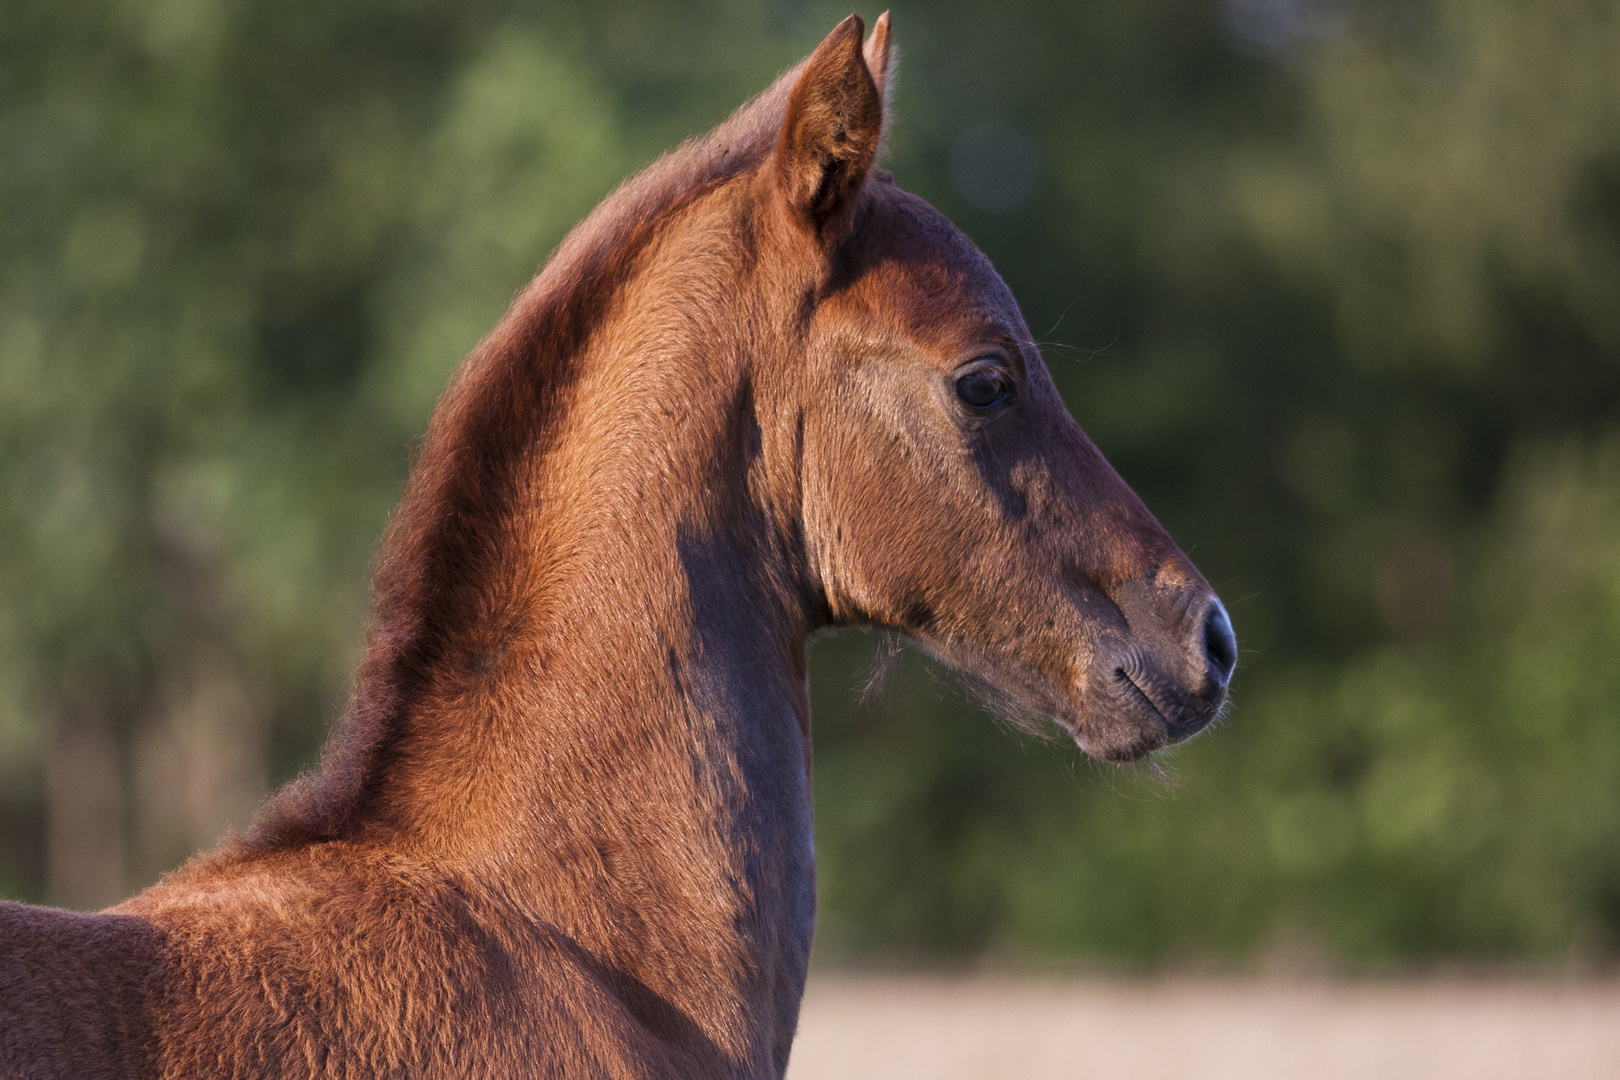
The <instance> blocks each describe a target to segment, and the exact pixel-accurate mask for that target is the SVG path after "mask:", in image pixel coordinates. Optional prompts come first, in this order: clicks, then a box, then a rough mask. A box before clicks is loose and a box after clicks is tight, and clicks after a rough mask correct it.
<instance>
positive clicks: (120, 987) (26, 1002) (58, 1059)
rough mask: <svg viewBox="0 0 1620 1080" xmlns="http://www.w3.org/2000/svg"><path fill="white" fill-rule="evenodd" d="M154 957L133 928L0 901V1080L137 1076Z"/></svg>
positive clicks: (123, 918)
mask: <svg viewBox="0 0 1620 1080" xmlns="http://www.w3.org/2000/svg"><path fill="white" fill-rule="evenodd" d="M159 948H160V942H159V934H158V932H157V931H156V930H154V929H153V928H152V927H151V926H150V925H149V924H148V923H146V922H145V921H144V920H142V919H139V918H134V917H131V916H127V915H115V914H107V913H103V914H94V915H87V914H80V913H78V912H72V911H59V910H56V909H53V908H41V907H32V906H30V905H26V904H18V903H12V902H10V901H0V1077H4V1078H5V1080H35V1078H40V1080H44V1078H47V1077H50V1078H55V1077H83V1078H85V1080H101V1078H104V1077H106V1078H113V1077H117V1078H120V1080H122V1078H124V1077H130V1078H134V1077H138V1076H144V1075H147V1074H148V1073H149V1072H150V1066H151V1062H150V1059H149V1048H150V1046H151V1038H150V1036H151V1005H150V1003H151V990H152V980H153V977H154V973H155V971H156V969H157V967H158V956H159Z"/></svg>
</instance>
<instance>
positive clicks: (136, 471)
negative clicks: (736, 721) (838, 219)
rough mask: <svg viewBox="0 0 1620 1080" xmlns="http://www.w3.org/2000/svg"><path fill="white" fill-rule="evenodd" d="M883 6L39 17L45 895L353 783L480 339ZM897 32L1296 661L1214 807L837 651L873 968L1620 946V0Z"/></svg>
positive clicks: (20, 727) (119, 875)
mask: <svg viewBox="0 0 1620 1080" xmlns="http://www.w3.org/2000/svg"><path fill="white" fill-rule="evenodd" d="M844 13H845V11H844V10H842V9H837V8H833V7H829V6H826V5H822V4H813V5H799V4H780V5H775V6H770V7H760V8H758V9H755V8H745V7H744V6H742V5H728V4H721V3H714V2H709V3H703V4H697V5H673V4H668V3H664V2H662V0H635V2H628V3H624V4H618V5H572V6H566V7H564V6H550V7H545V8H542V7H540V6H538V5H529V4H517V3H495V2H486V0H480V2H475V3H471V4H446V3H439V2H435V0H409V2H405V3H392V4H382V3H378V2H376V0H343V2H338V3H324V4H311V3H304V2H299V0H295V2H291V3H282V4H275V5H271V4H264V3H258V2H252V0H153V2H144V3H135V2H128V3H117V2H113V0H74V2H72V3H50V4H47V3H43V2H40V0H18V2H16V3H13V4H10V5H8V6H7V7H6V9H5V10H4V11H3V12H0V887H3V888H4V889H6V890H7V891H9V892H10V893H12V894H14V895H25V896H30V897H41V896H47V895H48V896H52V897H54V898H56V899H58V900H61V901H65V902H72V903H94V902H99V901H101V900H105V899H108V898H110V896H111V895H113V894H115V893H116V892H117V891H118V890H120V889H122V888H125V887H130V886H134V885H138V884H140V883H141V882H143V881H146V880H149V879H150V878H151V877H152V876H154V875H155V874H157V873H159V872H161V871H162V870H163V869H165V868H167V867H168V866H171V865H173V864H174V863H175V862H176V861H178V859H180V858H181V857H183V855H184V854H185V853H186V852H187V851H189V850H190V849H192V848H193V847H195V846H198V845H201V844H205V843H208V842H210V841H211V840H212V839H213V837H215V836H216V835H217V834H218V831H219V829H220V828H221V826H222V824H223V823H224V822H225V821H227V820H229V821H234V822H235V824H237V825H241V824H243V822H244V819H245V815H246V813H247V812H248V810H249V809H250V808H251V805H252V803H253V801H254V800H255V799H256V798H257V797H258V795H259V794H260V793H262V790H263V789H264V787H265V786H266V785H268V783H270V782H272V781H273V780H275V779H279V778H281V777H283V776H285V775H287V774H288V773H290V772H291V771H293V770H294V769H296V768H299V767H301V766H303V765H305V764H307V763H308V762H309V761H311V760H312V759H313V756H314V753H315V750H316V747H317V745H318V740H319V735H320V732H321V730H322V727H323V725H324V724H325V723H326V721H328V720H329V719H330V717H331V716H332V715H333V714H334V713H335V712H336V711H337V709H338V708H339V707H340V705H341V701H342V697H343V693H344V686H345V680H346V679H347V677H348V672H349V670H350V668H351V666H352V663H353V660H354V658H355V656H356V653H357V650H358V645H359V640H360V635H361V631H362V626H363V619H364V608H365V567H366V559H367V557H368V553H369V551H370V549H371V547H372V545H373V544H374V542H375V539H376V536H377V535H378V533H379V532H380V531H381V528H382V526H383V524H384V522H385V520H386V515H387V512H388V509H389V507H390V506H391V504H392V503H393V501H394V500H395V499H396V498H397V497H398V493H399V490H400V484H401V481H402V478H403V475H404V470H405V467H406V461H407V451H408V447H409V443H410V440H411V439H412V438H414V437H415V435H416V434H417V433H419V432H420V431H421V429H422V427H423V426H424V424H425V422H426V418H427V415H428V413H429V411H430V409H431V406H432V402H433V400H434V398H435V396H436V395H437V393H438V390H439V388H440V387H441V386H442V384H443V382H444V380H445V378H446V377H447V376H448V374H449V372H450V371H451V370H452V368H453V366H454V364H455V363H456V361H457V360H458V359H459V357H460V356H461V355H462V354H463V353H465V352H466V350H467V349H468V348H470V347H471V346H472V345H473V344H474V343H475V342H476V340H477V339H478V337H479V336H480V335H481V334H482V333H483V332H484V331H485V330H487V329H488V327H489V326H490V325H491V324H492V323H493V322H494V320H495V318H496V317H497V316H498V314H499V312H500V310H501V308H502V306H503V305H504V304H505V303H506V302H507V300H508V299H509V298H510V296H511V295H512V293H513V292H514V291H515V290H516V289H517V288H518V287H520V286H521V285H522V284H523V282H524V281H525V280H526V279H527V278H528V276H529V275H530V274H531V273H532V272H533V270H534V268H535V267H536V266H537V265H538V264H539V263H540V262H541V261H542V260H543V259H544V258H545V255H546V253H547V251H549V250H550V249H551V247H552V246H553V245H555V244H556V242H557V241H558V240H560V239H561V237H562V235H563V233H564V232H565V231H566V229H567V228H568V226H569V225H570V224H572V222H574V221H576V220H577V219H578V218H579V217H580V216H582V215H583V214H584V213H585V212H586V211H587V210H588V209H589V208H590V206H591V205H593V204H594V203H595V201H596V200H598V199H599V198H600V197H601V196H602V195H603V194H605V193H606V192H607V191H608V190H609V189H610V188H611V187H612V185H613V184H614V183H616V182H617V180H618V179H619V178H620V177H622V176H624V175H627V174H628V173H630V172H632V171H633V170H634V169H635V168H637V167H638V166H639V165H640V164H642V163H644V162H646V161H647V160H649V159H650V158H651V157H652V156H653V155H654V154H656V153H657V152H658V151H659V150H660V149H662V148H664V147H667V146H669V145H672V144H673V143H674V142H676V141H677V140H679V139H680V138H683V137H685V136H686V135H688V134H691V133H694V132H696V131H699V130H702V129H703V128H705V127H707V126H709V125H711V124H712V123H714V122H715V121H717V120H718V119H720V118H721V117H722V116H723V115H724V113H725V112H726V111H727V110H728V109H729V108H730V107H732V106H733V105H735V104H736V103H737V102H739V101H741V100H743V98H745V97H746V96H747V95H748V94H750V93H753V92H755V91H757V90H758V89H760V88H761V87H763V86H764V85H765V84H766V82H767V81H768V80H769V78H770V77H771V76H772V75H773V74H774V72H775V71H777V70H779V69H781V68H782V67H785V66H786V65H787V64H789V63H792V62H793V61H794V60H795V59H797V58H798V57H799V56H802V55H803V54H804V53H805V52H807V51H808V50H809V48H811V47H812V46H813V45H814V44H815V42H816V41H817V40H819V38H820V36H821V34H822V33H824V32H825V30H826V29H827V28H829V27H830V26H831V25H833V23H834V22H836V21H837V19H838V18H839V17H840V16H841V15H842V14H844ZM868 14H875V12H874V13H868ZM895 17H896V32H897V36H898V39H899V41H900V43H901V46H902V48H903V50H904V54H905V55H904V62H903V65H902V71H901V81H900V87H899V94H898V98H897V100H896V114H895V125H894V132H893V136H892V150H891V161H890V164H891V166H892V168H893V169H894V171H895V172H896V174H897V176H898V178H899V180H900V181H901V182H902V183H903V184H905V185H906V186H908V187H910V188H912V189H913V190H916V191H918V192H919V193H920V194H922V195H924V196H925V197H928V198H930V199H931V200H933V201H935V202H936V203H937V204H938V205H939V206H940V207H941V209H943V210H945V211H946V212H947V213H948V214H950V215H951V216H952V217H953V218H954V219H955V220H956V221H957V222H958V223H959V224H961V225H962V226H963V227H964V228H965V229H966V230H967V231H968V232H969V234H970V235H972V236H973V237H974V238H975V239H976V240H977V241H978V242H979V244H980V245H981V246H982V247H983V248H984V249H985V250H986V251H987V252H988V253H989V254H990V255H991V257H992V258H993V259H994V260H995V261H996V263H997V265H998V267H999V268H1000V269H1001V270H1002V271H1003V273H1004V275H1005V276H1006V277H1007V279H1008V281H1009V283H1010V284H1011V285H1012V287H1013V290H1014V292H1015V293H1016V294H1017V295H1018V296H1019V297H1020V300H1021V301H1022V303H1023V304H1024V308H1025V312H1026V315H1027V316H1028V320H1029V323H1030V325H1031V327H1032V328H1033V330H1034V331H1035V333H1036V334H1037V336H1039V337H1040V338H1042V339H1043V341H1046V342H1048V343H1049V345H1048V348H1047V355H1048V359H1049V362H1050V363H1051V365H1052V367H1053V369H1054V372H1055V374H1056V376H1057V378H1058V380H1059V382H1060V385H1061V386H1062V388H1063V390H1064V392H1065V394H1066V395H1067V396H1068V399H1069V401H1070V404H1071V406H1072V408H1073V409H1074V411H1075V413H1076V415H1077V416H1078V417H1079V418H1080V420H1081V422H1082V423H1083V424H1084V425H1085V426H1086V427H1087V428H1088V430H1089V431H1090V432H1091V433H1092V435H1093V436H1094V437H1095V438H1096V439H1097V441H1098V442H1099V443H1100V444H1101V446H1102V447H1103V449H1104V450H1105V451H1106V452H1107V453H1108V454H1109V456H1110V457H1111V459H1112V460H1113V461H1114V462H1115V464H1116V465H1118V466H1119V467H1120V469H1121V471H1122V472H1123V473H1124V474H1125V476H1126V478H1127V480H1129V481H1130V482H1132V483H1133V485H1135V486H1136V487H1137V489H1138V490H1139V491H1140V492H1141V493H1142V494H1143V496H1144V497H1145V498H1146V499H1147V501H1148V503H1149V505H1150V506H1152V507H1153V508H1154V509H1155V511H1156V512H1158V513H1159V515H1160V517H1161V520H1163V521H1164V522H1165V524H1166V525H1167V526H1168V527H1169V528H1170V529H1171V531H1172V532H1173V533H1174V534H1175V535H1176V537H1177V538H1178V539H1179V540H1180V541H1181V542H1182V543H1183V545H1184V546H1185V547H1187V548H1188V549H1189V550H1190V552H1191V553H1192V555H1193V557H1194V559H1195V560H1196V561H1198V563H1199V564H1200V566H1201V567H1202V568H1203V569H1204V570H1205V572H1206V573H1207V574H1208V575H1209V577H1210V578H1211V580H1212V581H1213V582H1214V583H1215V584H1216V586H1217V587H1218V588H1219V589H1220V590H1221V591H1222V593H1223V594H1224V595H1225V597H1226V599H1227V600H1228V603H1229V604H1230V605H1231V608H1232V614H1233V617H1234V620H1235V622H1236V625H1237V630H1238V635H1239V640H1240V644H1241V645H1242V648H1243V653H1242V662H1241V667H1240V671H1239V676H1238V685H1237V688H1236V694H1235V700H1236V706H1235V708H1234V711H1233V713H1232V715H1231V719H1230V722H1229V723H1227V724H1226V725H1224V726H1223V727H1221V728H1220V729H1218V730H1216V731H1215V732H1213V733H1212V734H1210V735H1208V736H1206V737H1204V738H1201V739H1200V740H1198V741H1197V742H1195V743H1194V744H1192V745H1191V746H1188V747H1186V748H1184V749H1181V750H1178V751H1176V752H1174V753H1173V754H1171V755H1170V756H1169V758H1168V761H1167V764H1168V767H1169V769H1170V771H1171V773H1173V774H1174V777H1175V779H1174V780H1173V781H1172V782H1170V783H1168V784H1166V783H1165V782H1162V781H1161V780H1159V779H1157V778H1155V777H1154V776H1153V775H1152V774H1151V773H1148V772H1145V771H1127V772H1120V771H1118V770H1115V769H1112V768H1104V767H1100V766H1097V765H1094V764H1091V763H1089V762H1086V761H1085V760H1084V759H1083V758H1081V757H1080V756H1079V754H1078V752H1076V751H1074V750H1072V749H1070V748H1066V747H1063V746H1061V745H1058V744H1056V743H1053V744H1045V743H1038V742H1030V741H1028V740H1026V739H1022V738H1020V737H1016V736H1012V735H1009V734H1007V733H1006V732H1004V731H1002V730H1000V729H999V728H998V727H997V726H996V725H994V724H993V723H992V722H991V721H990V720H989V719H988V718H987V717H986V716H985V715H984V714H983V713H982V712H981V711H979V710H978V709H976V708H974V707H972V706H971V705H969V704H967V703H965V702H962V701H961V700H959V695H958V694H957V693H956V692H955V691H953V690H952V689H951V684H950V682H949V680H948V678H943V677H941V676H940V675H939V672H938V671H937V669H935V668H933V667H931V666H930V665H929V664H928V663H927V662H925V661H922V660H920V659H919V658H917V657H915V656H911V655H908V656H906V657H905V658H903V659H902V661H901V662H900V664H899V665H898V667H897V670H896V671H895V673H894V674H893V675H892V676H891V677H890V678H889V679H888V681H887V683H886V685H885V687H884V688H883V689H882V690H881V691H879V692H877V693H875V694H874V695H872V696H870V697H869V698H868V699H867V700H866V701H865V702H864V703H862V702H857V701H855V700H854V692H853V690H852V689H851V686H852V684H853V683H854V682H857V681H858V674H857V673H858V672H859V671H860V670H861V669H862V668H863V666H864V665H866V664H867V663H868V662H869V660H870V656H871V652H872V647H873V643H872V642H871V641H869V640H868V639H867V638H864V637H862V636H860V635H842V636H838V637H834V638H831V639H829V640H828V641H825V642H823V643H820V644H818V645H817V646H816V649H815V650H814V680H815V681H814V687H813V690H814V696H815V702H816V709H817V734H816V740H817V766H816V795H817V815H818V850H819V854H820V862H821V873H822V912H823V924H822V929H821V938H820V942H821V948H822V949H823V950H824V953H825V954H826V955H828V956H833V957H838V956H843V957H849V956H873V955H910V956H930V955H932V956H938V955H954V956H964V955H966V956H972V955H980V954H985V953H990V954H996V955H1002V956H1007V957H1015V958H1025V959H1034V958H1085V959H1090V960H1094V961H1099V960H1100V961H1109V962H1123V963H1133V964H1142V963H1157V962H1179V961H1197V960H1202V959H1205V958H1212V957H1213V958H1235V957H1241V956H1244V955H1248V954H1251V953H1253V952H1255V951H1256V950H1259V951H1266V950H1274V951H1282V952H1288V951H1290V950H1299V949H1308V950H1316V951H1326V952H1328V953H1329V954H1331V955H1334V956H1337V957H1339V958H1341V959H1343V960H1345V961H1348V962H1355V963H1381V962H1389V961H1400V960H1409V959H1421V958H1425V957H1436V956H1477V957H1541V958H1560V957H1571V958H1577V959H1597V958H1603V957H1607V956H1612V955H1613V953H1614V951H1615V950H1616V949H1617V948H1620V704H1616V703H1617V702H1620V665H1617V664H1616V663H1615V662H1614V657H1615V656H1616V655H1620V540H1617V539H1616V537H1620V303H1616V300H1615V298H1616V296H1620V78H1617V77H1616V75H1615V73H1616V72H1617V71H1620V17H1617V15H1616V12H1615V9H1614V7H1613V5H1612V4H1610V3H1607V2H1605V0H1558V2H1556V3H1530V2H1528V0H1523V2H1517V3H1514V2H1508V0H1492V2H1489V3H1476V2H1465V0H1425V2H1423V3H1418V4H1399V5H1397V4H1385V3H1382V2H1381V0H1359V2H1354V3H1334V4H1328V3H1312V2H1308V0H1298V2H1295V3H1282V4H1276V3H1260V2H1258V0H1226V2H1224V3H1220V2H1216V0H1174V2H1172V0H1147V2H1142V0H1135V2H1130V3H1127V2H1125V0H1107V2H1103V3H1094V4H1087V5H1073V4H1058V3H1053V2H1050V0H1013V2H1010V3H1006V4H1001V5H997V6H996V7H995V8H994V10H993V11H991V10H989V9H986V8H984V7H983V6H982V5H968V4H965V3H951V2H947V3H941V4H933V5H929V6H928V8H927V9H926V10H918V11H915V12H913V11H906V10H899V11H897V12H896V13H895ZM998 185H999V186H998ZM98 747H99V749H97V748H98ZM98 755H99V756H98ZM97 762H101V764H100V765H97ZM108 763H111V764H108ZM98 769H99V771H97V770H98ZM97 778H98V779H97ZM98 835H99V836H102V840H103V842H101V843H100V844H99V846H98V844H97V843H96V842H95V837H96V836H98ZM107 836H110V837H111V839H110V840H107V839H106V837H107ZM75 852H78V853H79V854H80V862H81V863H85V865H77V866H75V864H74V857H75V856H74V853H75ZM86 852H89V853H91V854H92V855H94V859H96V860H100V861H99V862H96V863H95V865H89V864H88V863H87V862H86V859H87V858H88V856H85V855H84V853H86ZM91 861H94V860H91ZM98 866H99V867H101V872H100V876H99V877H98V876H97V873H98V871H97V867H98ZM107 867H111V870H107Z"/></svg>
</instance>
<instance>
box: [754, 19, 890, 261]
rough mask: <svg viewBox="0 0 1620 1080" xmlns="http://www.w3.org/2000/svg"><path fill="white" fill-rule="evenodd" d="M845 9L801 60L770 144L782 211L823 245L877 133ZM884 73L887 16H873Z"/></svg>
mask: <svg viewBox="0 0 1620 1080" xmlns="http://www.w3.org/2000/svg"><path fill="white" fill-rule="evenodd" d="M864 30H865V26H864V24H862V22H861V20H860V17H859V16H858V15H851V16H850V17H849V18H847V19H845V20H844V21H843V22H841V23H839V24H838V26H837V27H836V28H835V29H834V30H833V32H832V33H830V34H828V35H827V39H826V40H825V41H823V42H822V43H821V44H820V45H819V46H817V48H816V51H815V52H813V53H811V54H810V59H808V60H806V61H805V62H804V67H803V68H802V69H801V70H800V72H799V79H798V82H796V83H794V85H793V95H792V97H791V98H789V100H788V110H787V120H786V121H785V122H784V123H783V125H782V138H781V141H780V142H779V143H777V147H776V183H777V189H778V190H779V191H780V192H781V195H782V198H783V200H784V201H785V202H786V203H787V205H788V208H789V210H790V211H791V212H792V213H793V214H794V216H796V217H797V218H798V219H799V220H800V221H802V222H803V223H804V224H806V225H807V226H808V227H809V228H810V230H811V231H812V232H813V233H814V234H815V235H816V237H817V238H818V239H819V240H820V241H821V242H822V244H823V245H824V246H826V247H831V246H832V245H833V244H835V243H837V242H838V241H839V240H841V239H843V236H844V234H845V233H846V232H847V231H848V229H849V224H850V217H851V212H852V211H853V209H854V205H855V197H856V195H857V194H858V193H859V192H860V190H861V183H862V182H863V181H864V180H865V179H866V172H867V170H868V169H870V168H871V166H872V160H873V158H875V157H876V156H877V151H878V144H879V143H880V142H881V141H882V138H883V95H882V94H881V93H880V92H879V90H878V86H877V83H876V82H875V81H873V78H872V71H871V69H870V68H869V67H868V66H867V60H866V57H865V55H863V52H862V49H861V35H862V33H863V32H864ZM880 35H881V38H882V41H881V50H882V53H883V61H884V69H883V70H884V73H885V74H887V60H888V55H887V54H888V37H889V35H888V20H887V19H886V18H884V19H880V20H879V25H878V28H877V31H876V32H874V33H873V35H872V36H873V38H874V40H876V39H877V38H879V36H880Z"/></svg>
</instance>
